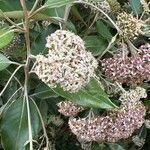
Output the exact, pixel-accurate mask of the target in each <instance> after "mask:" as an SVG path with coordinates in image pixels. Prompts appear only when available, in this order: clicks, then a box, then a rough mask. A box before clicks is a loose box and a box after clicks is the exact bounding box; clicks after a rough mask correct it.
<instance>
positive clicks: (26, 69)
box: [20, 0, 33, 150]
mask: <svg viewBox="0 0 150 150" xmlns="http://www.w3.org/2000/svg"><path fill="white" fill-rule="evenodd" d="M20 3H21V6H22V8H23V12H24V30H25V33H24V37H25V42H26V47H27V60H26V64H25V66H24V72H25V83H24V98H25V101H26V106H27V116H28V132H29V145H30V146H29V147H30V150H33V137H32V125H31V114H30V106H29V98H28V79H29V65H30V55H31V47H30V37H29V24H30V19H29V14H28V10H27V7H26V2H25V0H20Z"/></svg>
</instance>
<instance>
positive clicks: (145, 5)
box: [140, 0, 150, 13]
mask: <svg viewBox="0 0 150 150" xmlns="http://www.w3.org/2000/svg"><path fill="white" fill-rule="evenodd" d="M140 2H141V4H142V7H143V10H144V11H145V12H147V13H149V12H150V8H149V5H148V3H147V2H146V1H145V0H140Z"/></svg>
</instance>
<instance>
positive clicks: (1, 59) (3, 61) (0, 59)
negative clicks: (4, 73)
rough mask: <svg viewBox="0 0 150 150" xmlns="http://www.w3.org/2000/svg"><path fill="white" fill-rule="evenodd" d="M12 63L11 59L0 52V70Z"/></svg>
mask: <svg viewBox="0 0 150 150" xmlns="http://www.w3.org/2000/svg"><path fill="white" fill-rule="evenodd" d="M10 64H11V61H10V60H9V59H8V58H7V57H6V56H4V55H3V54H1V53H0V71H1V70H4V69H5V68H7V67H8V66H9V65H10Z"/></svg>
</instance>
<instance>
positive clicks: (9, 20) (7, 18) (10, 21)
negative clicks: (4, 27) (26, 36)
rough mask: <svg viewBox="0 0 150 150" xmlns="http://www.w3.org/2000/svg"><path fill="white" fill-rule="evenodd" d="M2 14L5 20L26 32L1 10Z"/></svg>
mask: <svg viewBox="0 0 150 150" xmlns="http://www.w3.org/2000/svg"><path fill="white" fill-rule="evenodd" d="M0 12H1V13H2V15H3V16H4V18H5V19H6V20H7V21H8V22H9V23H11V24H12V25H13V26H15V27H16V28H17V29H20V30H21V31H22V32H24V29H23V28H21V27H20V26H18V25H17V24H16V23H15V22H13V21H12V20H11V19H9V17H7V15H5V13H4V12H3V11H2V10H1V9H0Z"/></svg>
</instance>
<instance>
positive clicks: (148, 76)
mask: <svg viewBox="0 0 150 150" xmlns="http://www.w3.org/2000/svg"><path fill="white" fill-rule="evenodd" d="M139 49H140V52H139V53H138V54H137V55H136V56H128V55H127V54H125V55H124V54H123V53H119V54H116V55H114V57H112V58H108V59H103V60H102V61H101V62H102V70H103V71H104V73H105V75H106V76H107V77H108V78H110V79H112V80H113V81H117V82H119V83H126V84H138V83H142V82H143V81H149V80H150V44H148V43H147V44H144V45H142V46H141V47H140V48H139Z"/></svg>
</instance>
